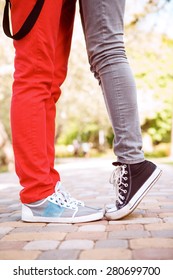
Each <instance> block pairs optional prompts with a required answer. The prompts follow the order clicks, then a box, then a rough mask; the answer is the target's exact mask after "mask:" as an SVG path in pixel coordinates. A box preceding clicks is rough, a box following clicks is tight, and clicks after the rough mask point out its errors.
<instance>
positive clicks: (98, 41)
mask: <svg viewBox="0 0 173 280" xmlns="http://www.w3.org/2000/svg"><path fill="white" fill-rule="evenodd" d="M79 1H80V11H81V18H82V24H83V29H84V34H85V39H86V46H87V51H88V57H89V62H90V64H91V70H92V71H93V72H94V74H95V76H96V78H97V79H98V80H99V83H100V85H101V87H102V90H103V95H104V98H105V103H106V106H107V109H108V113H109V116H110V120H111V123H112V127H113V130H114V135H115V139H114V151H115V154H116V156H117V160H118V162H114V163H113V165H114V166H115V170H114V172H113V175H112V177H111V180H110V182H111V183H112V184H113V185H114V186H115V188H116V201H115V204H114V205H111V206H110V207H107V208H106V214H105V215H106V217H107V218H108V219H120V218H122V217H124V216H126V215H128V214H129V213H131V212H132V211H133V210H134V209H135V207H136V206H137V205H138V203H139V202H140V201H141V199H142V198H143V197H144V196H145V194H146V193H147V192H148V191H149V190H150V188H151V187H152V186H153V184H154V183H155V182H156V180H157V179H158V178H159V176H160V174H161V170H160V169H159V168H157V167H156V166H155V164H153V163H151V162H149V161H146V160H145V159H144V154H143V152H142V137H141V130H140V123H139V117H138V108H137V97H136V85H135V82H134V77H133V74H132V72H131V69H130V66H129V63H128V60H127V57H126V54H125V48H124V42H123V16H124V8H125V0H121V1H120V0H107V1H105V0H94V1H93V0H87V1H85V0H79Z"/></svg>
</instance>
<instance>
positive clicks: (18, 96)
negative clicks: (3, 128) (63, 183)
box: [11, 0, 63, 203]
mask: <svg viewBox="0 0 173 280" xmlns="http://www.w3.org/2000/svg"><path fill="white" fill-rule="evenodd" d="M34 3H35V0H31V1H27V2H26V1H19V0H12V1H11V4H12V6H11V13H12V26H13V30H14V32H16V31H17V30H18V29H19V27H20V26H21V24H22V23H23V22H24V20H25V18H26V17H27V15H28V13H29V12H30V11H31V9H32V8H33V5H34ZM62 5H63V0H59V1H54V0H49V1H47V0H46V1H45V3H44V5H43V8H42V11H41V14H40V16H39V18H38V20H37V22H36V24H35V25H34V27H33V29H32V30H31V32H30V33H29V34H28V35H27V36H26V37H24V38H23V39H22V40H19V41H14V47H15V51H16V53H15V73H14V83H13V95H12V102H11V126H12V139H13V148H14V155H15V164H16V172H17V174H18V176H19V179H20V183H21V185H22V187H23V190H22V191H21V192H20V198H21V201H22V202H23V203H24V202H25V203H31V202H34V201H37V200H39V199H42V198H45V197H47V196H48V195H50V194H52V193H53V192H54V188H55V181H59V180H60V176H59V174H58V172H56V171H55V170H54V171H53V173H54V176H53V178H52V169H51V168H50V159H49V156H48V153H50V149H52V143H51V144H50V143H48V138H49V137H48V134H50V135H51V138H52V139H53V134H54V125H53V124H50V122H48V120H47V119H48V118H49V117H48V116H47V109H48V108H47V104H48V103H49V102H50V100H51V98H52V97H51V87H52V81H53V78H54V61H55V49H56V44H57V37H58V34H57V30H58V26H59V22H60V16H61V10H62ZM57 87H58V85H57ZM51 114H52V116H53V118H54V115H55V108H53V109H52V112H51ZM48 126H49V127H48ZM52 139H51V141H52ZM49 140H50V139H49ZM51 152H52V151H51ZM52 161H53V160H52ZM51 165H52V168H53V162H51Z"/></svg>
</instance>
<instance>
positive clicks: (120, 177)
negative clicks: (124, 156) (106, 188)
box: [109, 165, 128, 205]
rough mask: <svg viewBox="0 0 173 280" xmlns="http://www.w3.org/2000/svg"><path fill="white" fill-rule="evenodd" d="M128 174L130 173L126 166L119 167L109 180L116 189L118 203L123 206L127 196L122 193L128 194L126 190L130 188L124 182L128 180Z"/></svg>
mask: <svg viewBox="0 0 173 280" xmlns="http://www.w3.org/2000/svg"><path fill="white" fill-rule="evenodd" d="M127 173H128V172H127V171H126V165H118V166H117V167H116V168H115V170H114V171H113V173H112V175H111V177H110V180H109V181H110V183H111V184H113V186H114V187H115V192H116V201H118V202H119V203H120V204H121V205H122V204H123V201H124V199H125V196H124V195H122V194H121V193H122V192H123V193H124V194H125V193H127V190H126V189H124V188H127V187H128V184H127V183H125V182H124V181H126V180H127V179H128V178H127V177H126V176H125V175H126V174H127Z"/></svg>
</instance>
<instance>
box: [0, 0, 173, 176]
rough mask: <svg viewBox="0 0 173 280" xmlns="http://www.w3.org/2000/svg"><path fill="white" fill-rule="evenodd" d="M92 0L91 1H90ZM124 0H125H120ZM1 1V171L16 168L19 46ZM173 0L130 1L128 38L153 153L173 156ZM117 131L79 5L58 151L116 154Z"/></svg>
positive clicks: (146, 135) (144, 127)
mask: <svg viewBox="0 0 173 280" xmlns="http://www.w3.org/2000/svg"><path fill="white" fill-rule="evenodd" d="M86 1H87V0H86ZM120 1H121V0H120ZM4 3H5V0H0V24H1V26H0V171H1V172H3V171H7V170H13V168H14V165H13V152H12V147H11V133H10V119H9V113H10V99H11V91H12V90H11V86H12V81H13V71H14V69H13V58H14V49H13V45H12V40H10V39H8V38H7V37H6V36H5V35H4V34H3V31H2V13H3V7H4ZM172 23H173V0H169V1H168V0H158V1H156V0H127V4H126V15H125V43H126V51H127V55H128V59H129V62H130V64H131V67H132V70H133V73H134V75H135V79H136V84H137V89H138V104H139V113H140V121H141V128H142V133H143V140H144V146H143V149H144V152H145V155H146V156H148V157H155V158H159V159H160V158H162V159H164V160H165V161H169V162H170V163H171V162H172V161H173V31H172V26H173V24H172ZM112 141H113V134H112V128H111V125H110V122H109V120H108V116H107V112H106V109H105V105H104V101H103V97H102V93H101V89H100V87H99V85H98V82H97V80H96V79H95V78H94V77H93V75H92V73H91V72H90V68H89V64H88V59H87V55H86V49H85V42H84V37H83V33H82V28H81V22H80V16H79V11H78V6H77V13H76V20H75V27H74V36H73V42H72V50H71V55H70V60H69V70H68V77H67V79H66V81H65V83H64V84H63V86H62V96H61V98H60V100H59V102H58V104H57V116H56V139H55V147H56V156H57V157H58V158H62V157H73V156H75V157H82V156H90V157H96V156H97V157H99V156H100V157H101V156H107V155H109V156H110V155H112V153H113V152H112Z"/></svg>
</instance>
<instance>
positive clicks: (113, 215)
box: [105, 167, 162, 220]
mask: <svg viewBox="0 0 173 280" xmlns="http://www.w3.org/2000/svg"><path fill="white" fill-rule="evenodd" d="M161 174H162V170H161V169H159V168H158V167H157V168H156V169H155V170H154V172H153V173H152V175H151V176H150V177H149V178H148V180H147V181H146V182H145V183H144V184H143V186H142V187H141V188H140V189H139V191H138V192H137V193H136V194H135V195H134V196H133V198H132V199H131V200H130V201H129V203H128V204H127V205H126V206H124V207H123V208H121V209H119V210H117V208H116V206H114V207H111V208H106V213H105V217H106V218H107V219H108V220H119V219H122V218H124V217H125V216H127V215H129V214H130V213H131V212H133V210H134V209H135V208H136V207H137V206H138V204H139V203H140V202H141V200H142V199H143V198H144V196H145V195H146V194H147V193H148V191H149V190H150V189H151V188H152V187H153V185H154V184H155V183H156V182H157V180H158V179H159V177H160V176H161Z"/></svg>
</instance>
